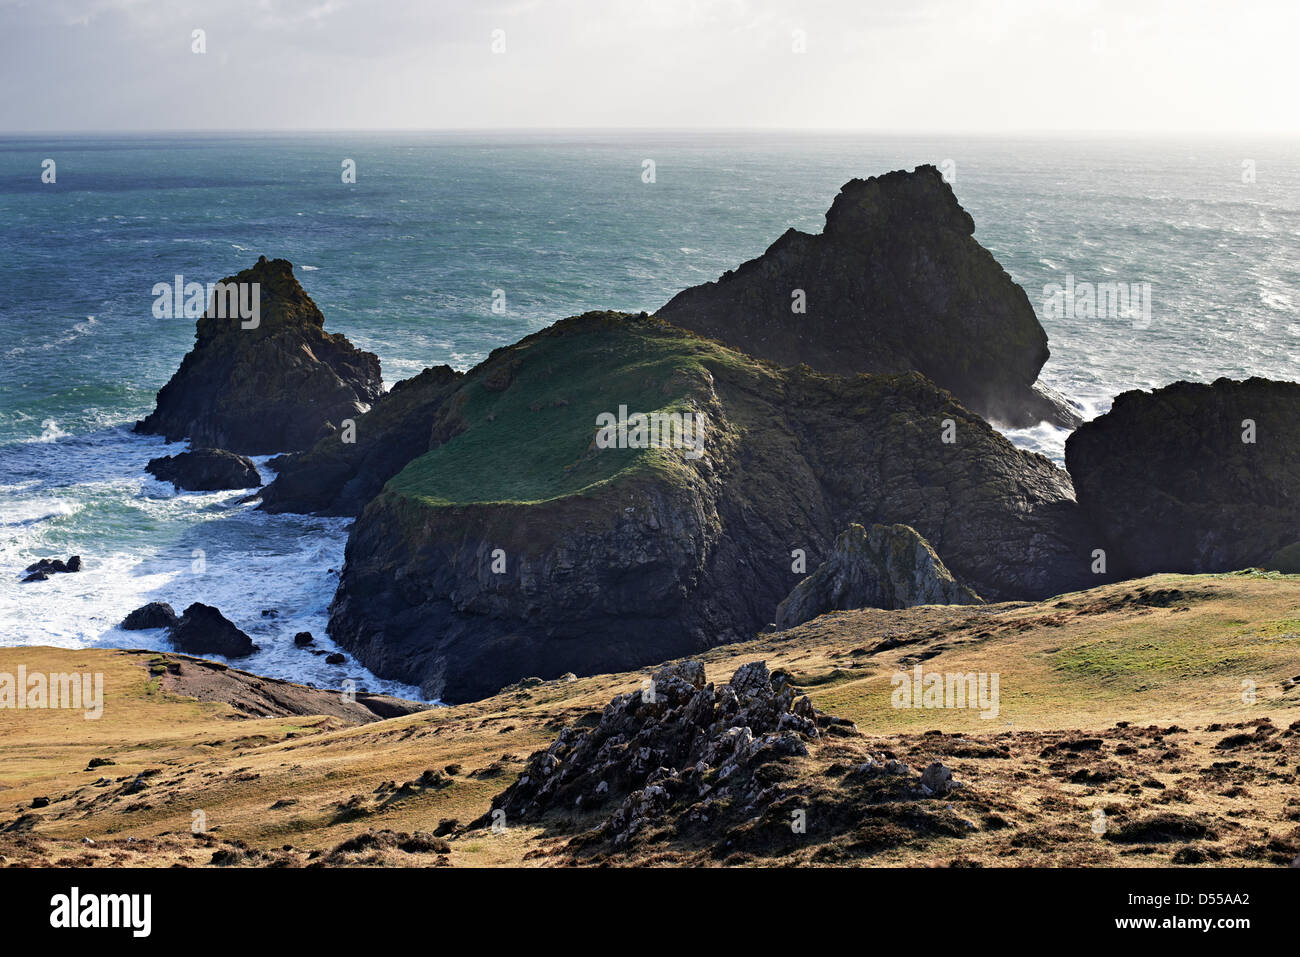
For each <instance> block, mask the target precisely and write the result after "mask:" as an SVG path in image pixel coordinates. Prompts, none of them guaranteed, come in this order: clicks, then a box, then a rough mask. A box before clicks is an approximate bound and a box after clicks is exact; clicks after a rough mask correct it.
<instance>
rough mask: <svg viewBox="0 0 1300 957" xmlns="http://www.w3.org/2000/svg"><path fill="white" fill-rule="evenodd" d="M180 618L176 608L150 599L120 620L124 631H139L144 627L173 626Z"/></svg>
mask: <svg viewBox="0 0 1300 957" xmlns="http://www.w3.org/2000/svg"><path fill="white" fill-rule="evenodd" d="M179 621H180V619H179V618H177V617H176V610H175V609H174V608H172V606H171V605H169V604H167V603H166V602H162V601H151V602H149V604H147V605H141V606H140V607H139V608H137V609H136V610H135V611H133V612H131V614H129V615H127V616H126V618H124V619H123V620H122V625H121V627H122V629H123V630H124V631H140V630H142V629H144V628H174V627H176V623H177V622H179Z"/></svg>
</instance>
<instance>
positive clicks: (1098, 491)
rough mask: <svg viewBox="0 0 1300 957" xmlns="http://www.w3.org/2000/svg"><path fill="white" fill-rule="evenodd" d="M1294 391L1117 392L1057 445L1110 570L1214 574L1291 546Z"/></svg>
mask: <svg viewBox="0 0 1300 957" xmlns="http://www.w3.org/2000/svg"><path fill="white" fill-rule="evenodd" d="M1297 422H1300V384H1296V383H1293V382H1274V381H1271V380H1268V379H1258V378H1254V379H1247V380H1246V381H1244V382H1238V381H1234V380H1232V379H1218V380H1216V381H1215V382H1214V383H1213V384H1212V385H1205V384H1202V383H1191V382H1175V383H1173V384H1172V385H1168V386H1165V387H1164V388H1161V389H1156V390H1155V391H1153V392H1141V391H1133V392H1125V393H1123V394H1122V395H1120V396H1118V397H1117V398H1116V399H1115V403H1114V405H1113V406H1112V407H1111V410H1110V411H1109V412H1107V413H1106V414H1105V415H1102V416H1098V417H1097V418H1096V419H1094V420H1092V421H1091V422H1089V423H1087V424H1086V425H1084V426H1082V427H1080V428H1079V429H1078V430H1077V431H1076V432H1075V433H1074V434H1072V435H1071V436H1070V438H1069V439H1068V440H1067V441H1066V444H1065V462H1066V466H1067V467H1068V468H1069V470H1070V474H1071V476H1072V477H1073V478H1074V482H1075V487H1076V488H1077V490H1078V496H1079V504H1080V505H1081V506H1082V507H1083V508H1084V509H1086V511H1087V512H1088V515H1089V517H1090V518H1091V519H1092V520H1093V522H1094V523H1095V524H1096V526H1097V528H1098V531H1099V533H1100V535H1101V537H1102V541H1101V542H1099V543H1098V544H1099V545H1104V546H1105V548H1106V551H1107V559H1108V561H1109V563H1110V564H1111V566H1112V570H1114V571H1119V572H1122V573H1123V574H1124V575H1126V576H1140V575H1148V574H1151V573H1153V572H1216V571H1230V570H1233V569H1238V568H1245V567H1249V566H1255V565H1261V564H1264V563H1266V562H1269V561H1270V560H1272V559H1274V558H1275V557H1277V556H1278V553H1279V552H1280V551H1281V550H1282V549H1285V548H1286V547H1287V546H1290V545H1292V544H1294V543H1296V542H1300V430H1298V429H1297V426H1296V423H1297Z"/></svg>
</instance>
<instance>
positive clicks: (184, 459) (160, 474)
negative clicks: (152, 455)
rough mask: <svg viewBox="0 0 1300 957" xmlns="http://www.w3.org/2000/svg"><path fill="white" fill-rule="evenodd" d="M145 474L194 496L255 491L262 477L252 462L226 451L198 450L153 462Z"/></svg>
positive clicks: (166, 456)
mask: <svg viewBox="0 0 1300 957" xmlns="http://www.w3.org/2000/svg"><path fill="white" fill-rule="evenodd" d="M144 470H145V471H146V472H148V473H149V474H150V475H152V476H153V477H154V478H157V479H159V480H161V481H163V482H171V483H172V485H174V486H176V488H179V489H186V490H188V491H191V492H216V491H221V490H223V489H235V488H256V487H257V486H259V485H261V484H262V476H261V475H259V474H258V472H257V468H256V467H255V466H254V465H253V463H252V461H251V460H250V459H248V458H246V457H245V456H243V455H236V454H235V453H234V452H227V451H225V450H224V449H195V450H194V451H193V452H181V453H180V454H179V455H165V456H163V457H162V458H157V459H150V460H149V464H148V465H146V466H145V467H144Z"/></svg>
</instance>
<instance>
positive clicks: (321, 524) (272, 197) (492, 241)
mask: <svg viewBox="0 0 1300 957" xmlns="http://www.w3.org/2000/svg"><path fill="white" fill-rule="evenodd" d="M922 163H932V164H934V165H936V166H938V167H939V168H940V169H941V170H942V171H943V172H944V175H945V176H946V177H947V178H948V180H949V182H951V184H952V187H953V189H954V191H955V192H956V195H957V197H958V199H959V201H960V202H961V203H962V205H963V206H964V207H965V208H966V209H967V210H968V211H969V212H970V213H971V215H972V216H973V217H974V220H975V224H976V232H975V235H976V238H977V239H978V240H979V241H980V242H981V243H982V244H983V245H984V246H986V247H987V248H988V249H989V250H991V251H992V253H993V254H994V256H995V257H996V258H997V260H998V261H999V262H1000V263H1001V264H1002V266H1003V267H1004V268H1005V269H1006V270H1007V272H1008V273H1009V274H1010V275H1011V276H1012V278H1013V279H1015V281H1016V282H1018V283H1020V284H1021V285H1022V286H1023V287H1024V289H1025V290H1026V292H1027V293H1028V295H1029V299H1030V301H1031V302H1032V303H1033V304H1034V307H1035V309H1036V310H1037V311H1038V313H1039V317H1040V320H1041V321H1042V323H1043V326H1044V328H1045V329H1046V330H1047V334H1048V337H1049V340H1050V347H1051V351H1052V356H1051V359H1050V360H1049V361H1048V363H1047V365H1046V367H1045V368H1044V369H1043V373H1042V379H1043V381H1045V382H1046V383H1047V384H1048V385H1050V386H1052V387H1053V388H1055V389H1057V390H1059V391H1060V392H1062V393H1063V394H1065V395H1066V396H1067V397H1069V398H1070V399H1071V400H1072V401H1073V402H1074V403H1076V405H1077V406H1078V408H1079V409H1080V411H1081V413H1082V414H1083V416H1084V417H1085V418H1091V417H1093V416H1096V415H1098V414H1100V413H1102V412H1104V411H1105V410H1106V409H1107V408H1109V405H1110V402H1111V400H1112V399H1113V397H1114V396H1115V395H1116V394H1118V393H1119V392H1122V391H1125V390H1128V389H1149V388H1153V387H1157V386H1160V385H1164V384H1166V383H1169V382H1172V381H1174V380H1177V379H1190V380H1197V381H1211V380H1213V379H1215V378H1217V377H1219V376H1231V377H1235V378H1241V377H1246V376H1251V375H1260V376H1268V377H1273V378H1282V379H1296V378H1300V375H1298V370H1300V142H1297V141H1295V140H1276V139H1266V138H1257V137H1251V136H1243V137H1240V138H1230V137H1219V138H1206V137H1196V136H1188V137H1173V136H1166V137H1162V138H1159V139H1153V138H1145V137H1140V136H1099V135H1089V136H1086V137H1085V136H1067V135H1059V136H1037V137H998V138H972V137H956V136H942V137H941V136H934V137H922V136H916V135H881V134H848V133H835V134H832V133H824V134H813V133H794V132H787V133H782V132H716V133H706V132H652V131H637V132H617V131H611V132H590V131H581V132H570V131H551V132H538V131H521V132H494V133H484V132H459V133H457V132H443V133H432V132H430V133H412V132H393V133H311V134H306V133H295V134H292V135H290V134H255V133H248V134H224V133H223V134H198V133H194V134H174V135H173V134H168V135H161V134H134V135H108V134H104V135H39V136H37V135H30V136H26V135H24V136H13V135H3V134H0V230H2V231H3V242H0V645H3V646H14V645H55V646H60V647H66V648H82V647H92V646H94V647H146V648H156V649H165V648H167V647H168V645H167V639H166V636H165V634H164V633H163V632H161V631H135V632H124V631H122V630H121V629H119V628H118V623H119V622H120V621H121V620H122V618H123V617H124V616H125V615H126V613H127V612H129V611H131V610H132V609H133V608H136V607H138V606H139V605H142V604H144V603H145V602H148V601H166V602H169V603H170V604H171V605H172V606H173V607H175V608H176V609H177V611H178V612H179V611H180V610H181V609H183V608H184V607H185V606H186V605H188V604H189V603H190V602H193V601H203V602H205V603H207V604H212V605H216V606H217V607H219V608H220V609H221V610H222V612H223V613H224V614H225V615H226V616H227V617H229V618H230V619H231V620H232V621H234V622H235V624H237V625H238V626H239V627H240V628H242V629H244V630H245V631H246V632H248V633H249V634H250V635H251V636H252V637H253V640H254V641H255V642H257V643H258V644H259V646H260V650H259V651H258V652H257V653H256V654H255V655H254V656H252V657H251V658H246V659H242V660H241V661H240V662H238V665H239V666H240V667H243V668H246V669H248V670H252V671H255V672H259V673H262V674H267V675H273V676H277V677H284V678H289V679H293V680H297V681H303V682H309V683H313V684H316V685H318V686H321V687H338V686H339V684H340V682H341V681H342V679H344V678H351V679H353V680H354V681H355V682H356V683H357V685H358V686H359V687H362V688H367V689H369V690H372V691H386V692H390V693H395V694H401V695H405V696H408V697H418V695H419V692H418V689H416V688H412V687H408V686H405V685H401V684H398V683H395V682H389V681H381V680H379V679H377V678H375V676H373V675H371V674H369V673H368V672H366V671H365V669H364V668H362V667H361V666H360V665H359V664H358V663H356V662H355V661H354V660H352V659H351V658H350V657H349V658H348V659H347V661H346V663H345V665H344V666H342V667H339V666H331V665H326V664H325V663H324V659H323V657H321V656H317V655H312V654H309V653H306V652H304V651H303V650H301V649H297V648H295V647H294V646H293V640H292V639H293V635H294V634H295V633H297V632H299V631H310V632H312V633H313V634H314V635H315V636H316V639H317V643H318V647H319V648H320V649H323V650H329V651H333V650H337V649H335V647H334V646H333V645H332V644H331V642H330V641H329V639H328V637H327V636H326V634H325V625H326V619H327V608H328V604H329V601H330V598H331V596H332V595H333V592H334V588H335V585H336V583H337V579H338V572H339V569H340V568H341V567H342V563H343V548H344V543H345V540H346V536H347V520H345V519H332V518H317V517H312V516H299V515H266V514H264V513H262V512H259V511H257V510H256V509H255V508H254V507H253V506H251V505H249V504H247V503H243V502H241V499H242V498H243V497H244V493H242V492H213V493H193V492H177V491H175V490H173V489H172V487H171V486H170V485H169V484H165V483H161V482H158V481H156V480H154V479H153V478H151V477H150V476H148V475H146V474H145V472H144V470H143V469H144V465H145V463H146V462H147V461H148V460H149V459H150V458H152V457H154V456H158V455H163V454H169V453H175V452H178V451H181V450H182V449H183V447H184V446H182V445H172V446H165V445H164V443H163V441H162V440H161V439H160V438H156V437H148V436H138V435H134V434H132V433H131V431H130V427H131V425H132V424H133V423H134V422H135V420H136V419H138V418H140V417H142V416H144V415H145V414H146V413H148V412H149V411H150V410H151V409H152V407H153V403H154V396H155V394H156V392H157V390H158V389H159V387H161V386H162V385H163V384H164V383H165V382H166V381H167V380H168V379H169V378H170V376H171V375H172V374H173V372H175V370H176V368H177V366H178V364H179V363H180V361H181V358H182V356H184V354H185V353H186V351H188V349H189V348H190V347H191V345H192V344H193V339H194V322H193V320H192V319H186V318H171V319H168V318H156V317H155V315H154V310H153V305H154V301H155V299H156V294H155V292H154V287H155V286H156V285H157V284H159V283H174V282H175V279H176V277H177V276H182V277H184V281H185V282H191V281H198V282H202V283H205V284H206V283H209V282H216V281H218V280H220V279H222V278H223V277H225V276H228V275H231V274H233V273H235V272H237V271H238V270H240V269H243V268H245V267H247V266H250V265H252V263H253V262H255V261H256V259H257V258H258V256H261V255H265V256H267V257H269V258H275V257H283V258H287V259H289V260H291V261H292V262H293V263H294V265H295V267H296V270H297V275H298V278H299V280H300V281H301V282H302V284H303V286H304V287H305V288H306V289H307V291H308V293H309V294H310V295H311V296H312V297H313V298H314V299H315V300H316V302H317V304H318V305H319V306H320V307H321V309H322V311H323V312H324V314H325V321H326V328H327V329H328V330H330V331H333V332H341V333H344V334H345V335H346V336H347V337H348V338H349V339H350V340H351V341H352V342H353V343H355V344H356V345H358V346H359V347H361V348H363V349H367V350H370V351H372V352H375V353H377V354H378V355H379V357H380V360H381V362H382V366H383V376H384V380H385V382H386V384H389V385H391V384H392V383H394V382H396V381H398V380H400V379H403V378H406V377H408V376H411V375H414V374H415V373H417V372H419V371H420V370H421V369H423V368H425V367H427V366H431V365H439V364H443V363H446V364H450V365H452V366H455V367H456V368H459V369H468V368H470V367H471V366H473V365H474V364H475V363H477V362H478V361H480V360H481V359H483V358H484V357H485V356H486V355H487V354H488V353H489V352H490V351H491V350H492V349H494V348H497V347H499V346H503V345H507V344H509V343H511V342H514V341H516V340H518V339H519V338H521V337H523V336H524V335H527V334H528V333H530V332H533V331H535V330H537V329H540V328H542V327H544V326H546V325H548V324H550V323H552V322H554V321H555V320H557V319H560V318H563V317H565V316H569V315H573V314H575V313H579V312H582V311H584V310H588V309H623V310H630V311H640V310H647V311H653V310H654V309H655V308H657V307H658V306H660V305H662V304H663V303H664V302H666V301H667V300H668V299H669V298H670V297H671V296H672V295H673V294H674V293H676V292H677V291H678V290H680V289H683V288H685V287H687V286H691V285H694V284H696V283H700V282H703V281H706V280H711V279H714V278H716V277H717V276H718V275H719V274H720V273H722V272H723V271H724V270H727V269H730V268H733V267H735V266H736V265H738V264H739V263H741V262H743V261H744V260H747V259H750V258H752V257H754V256H757V255H760V254H761V253H762V252H763V251H764V249H766V248H767V246H768V245H769V244H770V243H771V242H772V241H773V240H775V239H776V238H777V237H778V236H779V235H780V234H781V233H782V232H783V231H784V230H785V229H786V228H787V227H791V226H793V227H796V228H798V229H802V230H806V231H811V232H816V231H819V230H820V229H821V226H822V224H823V221H824V214H825V211H826V209H827V208H828V207H829V205H830V203H831V201H832V200H833V199H834V198H835V195H836V193H837V192H838V190H839V188H840V186H841V185H842V184H843V183H844V182H846V181H847V180H849V179H851V178H854V177H866V176H871V175H875V174H879V173H884V172H887V171H889V170H894V169H912V168H914V167H915V166H917V165H919V164H922ZM349 180H354V181H349ZM1089 284H1092V287H1093V288H1094V289H1095V288H1098V286H1099V284H1124V286H1125V289H1126V291H1128V292H1131V293H1132V296H1133V297H1135V298H1128V299H1127V300H1126V301H1127V304H1128V308H1127V309H1118V308H1114V307H1115V306H1116V301H1115V300H1113V299H1107V298H1106V297H1105V296H1102V297H1101V300H1100V302H1099V303H1098V307H1097V308H1095V309H1094V308H1091V307H1090V305H1089V302H1088V298H1089V297H1088V296H1087V295H1086V294H1085V293H1084V291H1085V290H1087V289H1088V288H1089ZM1067 287H1068V288H1070V289H1071V290H1073V291H1075V293H1076V294H1075V296H1074V301H1073V302H1072V303H1066V304H1065V307H1064V308H1063V303H1062V298H1061V297H1060V296H1059V295H1057V296H1054V295H1053V294H1054V293H1056V292H1058V291H1059V290H1061V289H1064V288H1067ZM1101 288H1105V287H1104V286H1102V287H1101ZM494 303H495V304H497V307H496V308H495V309H494ZM502 306H504V311H502ZM864 307H869V304H864ZM958 346H959V347H960V344H958ZM1007 435H1008V437H1009V438H1010V439H1011V440H1012V441H1013V442H1015V443H1016V444H1017V445H1019V446H1021V447H1024V448H1027V449H1032V450H1035V451H1039V452H1041V453H1043V454H1044V455H1047V456H1049V457H1051V458H1052V459H1054V460H1055V461H1057V462H1058V463H1059V462H1062V461H1063V450H1064V442H1065V437H1066V433H1065V432H1064V431H1063V430H1060V429H1056V428H1052V427H1050V426H1046V425H1044V426H1039V427H1037V428H1034V429H1025V430H1017V431H1007ZM268 459H269V457H264V458H262V459H258V460H257V461H258V464H259V467H260V468H261V469H262V471H263V473H264V476H265V477H266V478H268V479H269V478H270V476H271V475H273V472H271V470H270V469H269V468H268V467H267V466H266V462H267V461H268ZM73 554H77V555H80V556H81V557H82V559H83V563H84V564H83V571H81V572H80V573H77V574H66V575H54V576H51V578H50V579H49V580H48V581H46V582H42V583H35V584H27V585H23V584H20V583H19V579H20V576H21V572H22V570H23V568H24V567H25V566H27V565H28V564H30V563H32V562H34V561H36V560H37V559H39V558H43V557H63V558H66V557H67V556H69V555H73Z"/></svg>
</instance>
